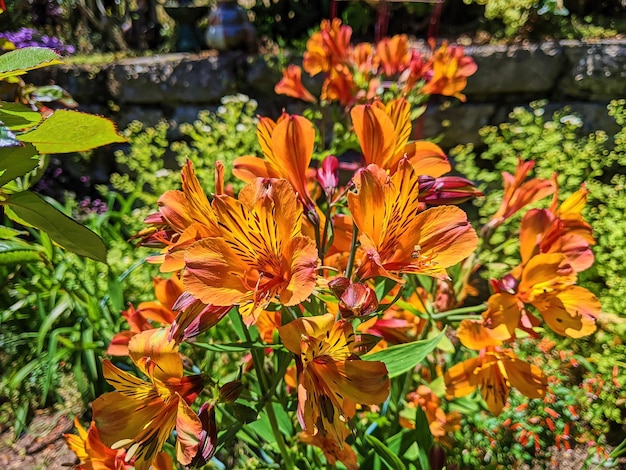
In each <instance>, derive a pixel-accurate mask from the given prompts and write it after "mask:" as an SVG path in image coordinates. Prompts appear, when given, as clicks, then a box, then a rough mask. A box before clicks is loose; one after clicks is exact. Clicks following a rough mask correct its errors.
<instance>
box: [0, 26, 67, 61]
mask: <svg viewBox="0 0 626 470" xmlns="http://www.w3.org/2000/svg"><path fill="white" fill-rule="evenodd" d="M0 38H3V39H6V40H7V41H9V42H12V43H13V44H14V45H15V47H16V48H17V49H21V48H23V47H47V48H49V49H54V50H55V51H56V52H58V53H59V54H66V55H67V54H73V53H74V52H75V51H76V49H75V48H74V46H70V45H66V44H63V42H62V41H61V40H60V39H58V38H55V37H52V36H46V35H44V34H41V33H39V32H38V31H36V30H34V29H32V28H20V29H19V30H17V31H14V32H0Z"/></svg>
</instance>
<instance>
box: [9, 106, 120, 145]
mask: <svg viewBox="0 0 626 470" xmlns="http://www.w3.org/2000/svg"><path fill="white" fill-rule="evenodd" d="M18 139H19V140H21V141H22V142H30V143H32V144H33V145H34V146H35V148H36V149H37V151H38V152H39V153H68V152H83V151H85V150H91V149H93V148H96V147H101V146H102V145H107V144H112V143H115V142H126V139H125V138H124V137H123V136H121V135H120V134H118V133H117V130H116V128H115V125H114V124H113V122H112V121H109V120H108V119H105V118H103V117H101V116H94V115H93V114H87V113H80V112H78V111H68V110H64V109H62V110H59V111H55V113H54V114H53V115H52V116H50V117H49V118H47V119H46V120H45V121H43V122H42V123H41V124H40V125H39V127H37V129H35V130H33V131H30V132H26V133H25V134H21V135H20V136H19V137H18Z"/></svg>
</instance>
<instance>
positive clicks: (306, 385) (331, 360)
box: [278, 313, 389, 446]
mask: <svg viewBox="0 0 626 470" xmlns="http://www.w3.org/2000/svg"><path fill="white" fill-rule="evenodd" d="M278 332H279V334H280V337H281V339H282V341H283V344H284V345H285V347H286V348H287V349H289V350H290V351H291V352H293V353H294V354H295V355H296V364H297V366H298V421H299V422H300V425H301V426H302V429H304V431H305V432H306V433H307V434H309V435H310V436H317V435H319V436H320V437H321V438H324V439H331V440H332V441H333V442H334V443H336V444H338V445H339V446H341V445H342V444H343V442H344V439H345V427H346V422H347V420H348V419H349V418H351V417H352V416H354V414H355V412H356V404H358V403H360V404H367V405H376V404H379V403H382V402H383V401H385V399H386V398H387V395H388V393H389V377H388V375H387V368H386V367H385V364H383V363H382V362H378V361H362V360H360V359H359V358H358V356H357V355H356V354H355V336H354V330H353V328H352V325H351V324H350V323H349V322H347V321H345V320H340V321H335V316H334V315H332V314H330V313H329V314H326V315H320V316H317V317H306V318H298V319H296V320H294V321H292V322H290V323H288V324H287V325H284V326H282V327H281V328H279V329H278Z"/></svg>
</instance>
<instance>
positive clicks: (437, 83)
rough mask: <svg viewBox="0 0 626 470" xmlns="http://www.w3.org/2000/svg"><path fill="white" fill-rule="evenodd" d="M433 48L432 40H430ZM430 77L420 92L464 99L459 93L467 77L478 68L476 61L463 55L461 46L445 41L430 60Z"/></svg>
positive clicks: (465, 83)
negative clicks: (450, 44)
mask: <svg viewBox="0 0 626 470" xmlns="http://www.w3.org/2000/svg"><path fill="white" fill-rule="evenodd" d="M431 46H432V47H433V49H434V41H433V42H431ZM430 63H431V67H432V70H433V75H432V78H431V79H430V80H429V82H428V83H427V84H426V85H424V87H423V88H422V90H421V92H422V93H426V94H428V95H443V96H454V97H456V98H458V99H459V100H461V101H465V95H463V94H462V93H461V91H463V89H464V88H465V87H466V85H467V78H468V77H469V76H471V75H473V74H474V73H476V70H478V67H477V66H476V62H474V59H472V58H471V57H468V56H466V55H465V52H464V49H463V47H461V46H449V45H448V42H447V41H444V43H443V44H442V45H441V47H440V48H439V49H437V50H436V51H435V52H434V53H433V56H432V58H431V60H430Z"/></svg>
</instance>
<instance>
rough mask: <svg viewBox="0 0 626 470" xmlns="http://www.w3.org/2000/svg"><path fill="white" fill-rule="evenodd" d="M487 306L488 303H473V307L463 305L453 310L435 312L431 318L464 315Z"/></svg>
mask: <svg viewBox="0 0 626 470" xmlns="http://www.w3.org/2000/svg"><path fill="white" fill-rule="evenodd" d="M486 308H487V304H479V305H472V306H471V307H462V308H455V309H453V310H448V311H446V312H441V313H433V314H432V315H431V316H430V318H431V319H433V320H441V319H442V318H448V317H451V316H458V315H462V314H464V313H474V312H480V311H482V310H485V309H486Z"/></svg>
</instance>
